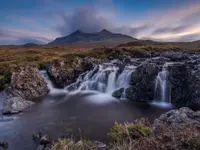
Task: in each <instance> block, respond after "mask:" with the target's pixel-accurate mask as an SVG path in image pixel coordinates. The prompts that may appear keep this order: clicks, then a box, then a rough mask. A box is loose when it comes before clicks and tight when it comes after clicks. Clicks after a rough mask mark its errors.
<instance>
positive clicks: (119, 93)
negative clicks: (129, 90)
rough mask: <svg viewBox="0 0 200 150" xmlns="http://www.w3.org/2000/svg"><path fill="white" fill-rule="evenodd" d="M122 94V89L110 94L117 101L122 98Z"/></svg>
mask: <svg viewBox="0 0 200 150" xmlns="http://www.w3.org/2000/svg"><path fill="white" fill-rule="evenodd" d="M123 92H124V88H120V89H118V90H115V91H114V92H113V93H112V96H113V97H115V98H118V99H119V98H121V97H122V94H123Z"/></svg>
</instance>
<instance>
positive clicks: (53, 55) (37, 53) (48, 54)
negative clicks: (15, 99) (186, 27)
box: [0, 41, 200, 89]
mask: <svg viewBox="0 0 200 150" xmlns="http://www.w3.org/2000/svg"><path fill="white" fill-rule="evenodd" d="M199 49H200V43H158V42H152V41H135V42H131V43H127V44H123V45H119V46H117V47H113V48H105V47H103V48H95V49H84V48H83V49H70V48H67V47H60V46H54V47H46V46H42V47H38V48H17V49H16V48H12V47H0V76H1V78H0V82H1V88H0V89H2V88H3V87H4V85H5V84H7V83H8V81H9V80H8V79H7V77H8V76H9V75H10V73H11V72H12V71H13V70H14V69H17V68H19V67H23V66H26V65H29V66H33V67H38V68H40V69H43V68H44V67H45V66H46V65H47V64H49V63H52V62H54V61H55V60H63V61H65V62H66V63H67V64H70V63H71V62H73V61H74V59H75V58H76V57H81V58H83V57H93V58H97V59H101V60H109V59H112V58H119V57H122V56H123V55H124V54H126V55H127V56H133V57H134V56H135V55H138V54H142V55H143V53H145V52H144V51H148V52H153V51H157V52H163V51H169V50H173V51H199ZM139 56H140V55H139ZM69 66H70V65H69Z"/></svg>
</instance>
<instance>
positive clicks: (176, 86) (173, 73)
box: [167, 63, 189, 106]
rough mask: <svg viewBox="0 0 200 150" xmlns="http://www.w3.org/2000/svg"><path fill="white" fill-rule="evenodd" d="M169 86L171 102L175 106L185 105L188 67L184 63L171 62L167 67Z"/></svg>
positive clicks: (187, 90)
mask: <svg viewBox="0 0 200 150" xmlns="http://www.w3.org/2000/svg"><path fill="white" fill-rule="evenodd" d="M167 70H168V72H169V73H170V74H169V83H168V84H170V88H171V103H172V104H174V105H176V106H187V101H188V98H189V97H188V92H189V89H188V78H189V76H188V69H187V65H186V64H185V63H172V64H171V65H168V68H167Z"/></svg>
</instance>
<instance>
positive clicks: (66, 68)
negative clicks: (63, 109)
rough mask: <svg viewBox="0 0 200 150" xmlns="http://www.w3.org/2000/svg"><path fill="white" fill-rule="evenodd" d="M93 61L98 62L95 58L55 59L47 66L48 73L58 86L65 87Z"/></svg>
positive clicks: (90, 65) (90, 67)
mask: <svg viewBox="0 0 200 150" xmlns="http://www.w3.org/2000/svg"><path fill="white" fill-rule="evenodd" d="M94 63H99V62H98V60H97V59H93V58H88V57H85V58H80V57H76V58H74V59H73V60H72V61H70V62H64V61H55V62H53V63H52V65H51V66H49V67H48V73H49V75H50V76H51V78H52V79H53V80H54V81H55V83H56V85H58V86H59V87H62V88H64V87H66V86H67V85H69V84H72V83H74V82H75V81H76V79H77V78H78V77H79V75H81V74H82V73H84V72H85V71H87V70H90V69H92V68H93V65H94Z"/></svg>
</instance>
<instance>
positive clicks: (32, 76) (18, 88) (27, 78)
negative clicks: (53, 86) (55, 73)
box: [7, 67, 49, 101]
mask: <svg viewBox="0 0 200 150" xmlns="http://www.w3.org/2000/svg"><path fill="white" fill-rule="evenodd" d="M48 92H49V89H48V87H47V83H46V82H45V80H44V78H43V77H42V75H41V74H40V72H39V70H38V69H37V68H32V67H25V68H20V69H19V70H18V71H16V72H13V74H12V78H11V83H10V86H9V88H8V89H7V93H8V95H9V97H21V98H22V99H26V100H29V101H35V100H37V98H40V97H42V96H44V95H46V94H47V93H48Z"/></svg>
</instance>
